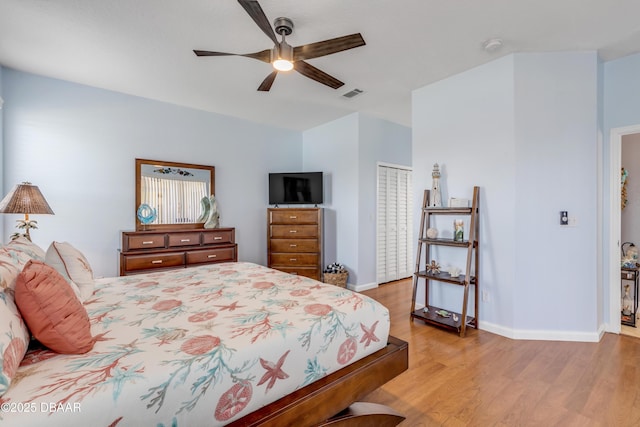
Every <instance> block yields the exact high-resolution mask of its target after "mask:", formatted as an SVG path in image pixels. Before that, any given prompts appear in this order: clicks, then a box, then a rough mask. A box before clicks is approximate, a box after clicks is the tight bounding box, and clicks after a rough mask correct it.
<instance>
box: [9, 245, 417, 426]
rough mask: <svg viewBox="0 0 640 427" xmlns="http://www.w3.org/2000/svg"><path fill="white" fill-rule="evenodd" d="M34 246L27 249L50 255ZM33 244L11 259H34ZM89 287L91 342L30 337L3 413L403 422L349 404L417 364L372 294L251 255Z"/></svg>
mask: <svg viewBox="0 0 640 427" xmlns="http://www.w3.org/2000/svg"><path fill="white" fill-rule="evenodd" d="M23 245H24V246H26V247H28V246H29V245H28V244H26V243H23ZM14 249H15V248H14ZM29 249H30V250H32V253H31V254H30V258H38V257H40V256H41V255H42V254H41V253H39V252H38V251H37V250H35V249H33V248H29ZM3 250H4V251H5V254H6V253H9V252H11V251H10V250H9V249H7V248H5V249H3ZM24 252H25V251H24V250H23V252H22V254H20V251H17V252H14V253H13V258H14V259H16V257H17V258H18V261H19V262H21V263H23V264H24V263H25V262H26V257H25V256H24ZM48 252H49V251H47V254H46V255H48ZM16 253H18V255H17V256H16ZM43 258H45V259H46V256H45V257H43ZM1 259H2V258H1V257H0V260H1ZM32 262H33V261H32ZM43 262H44V261H43ZM85 263H86V260H85ZM67 264H68V263H67ZM80 264H82V263H80ZM19 266H20V265H19ZM66 268H68V266H66ZM63 273H64V272H63ZM66 273H67V277H66V278H65V279H66V280H68V281H72V282H73V280H72V279H73V277H70V276H73V274H70V273H73V272H69V271H67V272H66ZM76 273H77V272H76ZM0 274H2V273H1V271H0ZM5 276H6V274H5ZM63 276H64V274H63ZM18 281H19V280H18ZM77 281H79V282H82V281H81V280H77ZM6 282H7V281H6V280H5V284H4V288H5V292H4V295H5V297H4V300H5V303H6V304H7V307H10V305H11V301H10V298H11V296H12V295H11V286H10V284H8V283H6ZM81 284H82V283H81ZM85 285H86V284H85ZM18 286H20V285H18ZM92 286H93V288H92V289H91V290H92V292H90V293H88V294H87V293H86V287H85V289H83V290H81V291H80V292H76V293H77V295H78V297H79V298H82V295H81V294H83V292H84V293H85V295H84V298H85V300H84V304H83V306H84V309H85V310H86V315H87V317H88V320H89V322H90V332H91V337H92V339H93V340H94V341H95V342H94V343H93V346H92V348H91V350H90V351H88V352H86V353H84V354H59V353H56V352H53V351H51V350H49V349H48V348H46V347H43V346H42V345H41V344H39V343H38V342H37V341H31V345H30V348H29V349H28V351H27V352H26V354H25V355H24V357H23V358H22V361H21V363H20V366H19V368H17V370H16V371H15V373H14V374H13V378H12V379H11V383H10V386H8V387H7V389H6V390H5V392H4V394H3V395H2V396H1V397H0V404H1V409H2V410H1V411H0V423H2V424H6V425H12V426H25V427H26V426H40V425H54V426H55V425H64V426H86V425H94V426H140V425H153V426H193V425H197V426H217V425H227V424H230V425H238V426H240V425H242V426H245V425H277V426H282V425H321V424H322V423H323V422H326V423H327V425H348V424H349V423H350V422H351V421H353V420H354V419H358V418H360V419H362V418H361V417H365V418H366V417H368V418H366V419H368V420H370V421H371V423H374V424H376V425H395V424H397V423H398V422H400V421H401V420H402V417H401V416H400V415H399V414H397V413H395V412H393V411H392V410H390V409H388V408H383V407H380V406H378V405H366V404H355V405H351V404H352V403H353V402H355V401H357V400H359V399H361V398H362V397H364V396H365V395H366V394H368V393H369V392H371V391H373V390H374V389H375V388H377V387H379V386H380V385H382V384H384V383H385V382H387V381H388V380H390V379H391V378H393V377H395V376H397V375H398V374H400V373H401V372H403V371H404V370H406V369H407V353H408V352H407V344H406V343H405V342H403V341H401V340H398V339H396V338H394V337H391V336H389V313H388V310H387V309H386V308H385V307H384V306H382V305H381V304H379V303H377V302H375V301H374V300H372V299H370V298H368V297H366V296H364V295H361V294H358V293H355V292H351V291H349V290H346V289H343V288H340V287H336V286H333V285H327V284H323V283H320V282H317V281H314V280H312V279H308V278H304V277H298V276H294V275H289V274H286V273H282V272H279V271H276V270H272V269H268V268H266V267H263V266H260V265H256V264H252V263H242V262H240V263H222V264H209V265H206V266H201V267H195V268H189V269H178V270H167V271H159V272H154V273H150V274H142V275H137V276H125V277H115V278H102V279H96V280H92ZM80 287H82V286H80ZM16 296H17V295H16ZM18 302H20V301H18ZM18 306H20V304H18ZM14 323H15V322H14ZM27 323H29V322H27ZM13 326H15V325H13ZM10 342H15V339H13V340H10ZM0 350H2V351H5V353H6V352H7V350H8V348H4V350H3V349H2V347H0ZM14 358H15V357H14ZM5 359H7V358H5ZM9 359H10V358H9ZM350 405H351V407H350V408H349V409H346V410H345V408H347V407H349V406H350ZM334 415H335V417H333V418H332V416H334ZM375 420H377V421H375Z"/></svg>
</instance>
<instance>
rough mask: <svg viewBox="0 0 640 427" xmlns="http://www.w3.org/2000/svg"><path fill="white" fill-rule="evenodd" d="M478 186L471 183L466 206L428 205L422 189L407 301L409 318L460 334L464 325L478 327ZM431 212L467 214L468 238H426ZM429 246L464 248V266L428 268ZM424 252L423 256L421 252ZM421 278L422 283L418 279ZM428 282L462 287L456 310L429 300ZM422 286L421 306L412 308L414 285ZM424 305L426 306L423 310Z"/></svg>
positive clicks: (414, 299) (415, 288) (414, 302)
mask: <svg viewBox="0 0 640 427" xmlns="http://www.w3.org/2000/svg"><path fill="white" fill-rule="evenodd" d="M479 195H480V189H479V187H473V199H472V206H471V207H469V208H465V207H455V208H445V207H433V206H429V190H425V191H424V197H423V201H422V209H421V218H420V230H419V233H418V250H417V256H416V267H415V270H414V274H413V298H412V301H411V319H412V320H414V319H418V320H421V321H423V322H425V323H427V324H431V325H435V326H439V327H442V328H446V329H450V330H453V331H456V332H457V333H458V334H460V336H461V337H464V336H465V334H466V328H467V327H468V326H469V327H473V328H476V329H477V328H478V308H479V307H478V306H479V290H478V288H479V280H478V274H479V261H478V250H479V238H478V231H479V218H478V215H479ZM434 215H463V216H467V217H469V218H470V224H469V236H468V240H462V241H456V240H453V239H452V238H441V237H439V238H429V237H427V230H428V229H429V228H430V227H431V224H432V218H431V217H432V216H434ZM431 246H449V247H454V248H461V249H466V263H465V269H464V270H463V271H462V272H461V274H460V275H459V276H457V277H453V276H451V275H450V274H449V273H448V272H433V271H428V269H427V265H428V264H429V262H430V261H431V257H430V247H431ZM423 255H424V256H423ZM422 282H424V283H422ZM430 282H441V283H447V284H452V285H457V286H462V287H463V297H462V302H461V306H460V309H459V312H455V311H451V310H448V309H443V308H440V307H436V306H433V305H431V304H430V302H429V284H430ZM420 286H424V293H425V304H424V307H425V308H416V294H417V291H418V288H419V287H420ZM471 286H473V287H474V288H475V289H474V295H473V296H474V298H473V314H472V315H470V314H469V313H468V305H469V289H470V287H471ZM425 309H426V310H425Z"/></svg>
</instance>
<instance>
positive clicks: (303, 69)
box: [293, 61, 344, 89]
mask: <svg viewBox="0 0 640 427" xmlns="http://www.w3.org/2000/svg"><path fill="white" fill-rule="evenodd" d="M293 68H295V70H296V71H297V72H299V73H300V74H302V75H303V76H305V77H309V78H310V79H312V80H315V81H317V82H319V83H322V84H323V85H327V86H329V87H331V88H333V89H338V88H339V87H340V86H342V85H344V83H342V82H341V81H340V80H338V79H336V78H335V77H333V76H330V75H329V74H327V73H325V72H324V71H321V70H319V69H317V68H316V67H314V66H313V65H311V64H309V63H307V62H304V61H296V62H294V63H293Z"/></svg>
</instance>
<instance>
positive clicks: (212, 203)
mask: <svg viewBox="0 0 640 427" xmlns="http://www.w3.org/2000/svg"><path fill="white" fill-rule="evenodd" d="M218 227H220V214H219V213H218V201H217V200H216V197H215V196H214V195H213V194H212V195H211V197H209V218H207V221H206V222H205V223H204V228H218Z"/></svg>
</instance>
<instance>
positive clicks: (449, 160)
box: [413, 52, 598, 340]
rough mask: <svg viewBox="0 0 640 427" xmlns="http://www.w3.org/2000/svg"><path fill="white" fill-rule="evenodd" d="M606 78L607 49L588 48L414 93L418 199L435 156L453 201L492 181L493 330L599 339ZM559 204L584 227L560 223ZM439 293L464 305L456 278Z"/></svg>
mask: <svg viewBox="0 0 640 427" xmlns="http://www.w3.org/2000/svg"><path fill="white" fill-rule="evenodd" d="M597 89H598V61H597V56H596V54H595V53H594V52H591V53H590V52H587V53H582V52H581V53H562V54H517V55H510V56H507V57H503V58H501V59H499V60H496V61H493V62H491V63H488V64H485V65H483V66H480V67H477V68H475V69H472V70H469V71H467V72H464V73H462V74H460V75H457V76H454V77H451V78H449V79H446V80H443V81H441V82H437V83H435V84H433V85H430V86H427V87H425V88H422V89H420V90H417V91H415V92H414V95H413V123H414V126H413V164H414V165H425V167H424V168H417V167H414V178H415V182H416V195H415V204H416V206H418V204H419V203H420V201H421V200H422V198H421V190H422V189H421V188H420V187H419V185H417V183H419V182H423V183H425V184H424V186H423V188H424V187H426V188H428V187H429V186H430V183H431V177H430V171H431V167H430V166H431V165H432V164H433V163H435V162H438V163H441V164H442V170H443V179H442V181H443V185H442V187H443V189H444V191H443V199H444V200H446V199H447V198H448V197H450V196H454V197H470V196H471V187H472V186H473V185H478V186H480V189H481V190H480V191H481V193H480V205H481V230H480V239H481V246H480V253H481V258H480V265H481V271H480V280H481V288H482V289H485V290H486V291H488V294H489V295H488V297H489V298H488V301H486V302H482V303H481V307H480V310H481V314H480V320H481V323H480V324H481V327H483V328H485V329H489V330H493V331H495V332H498V333H501V334H503V335H506V336H512V337H518V338H544V339H578V340H593V339H597V329H598V324H597V318H596V317H597V316H596V313H597V308H596V305H597V274H596V267H595V265H596V259H595V258H596V253H597V242H596V231H597V221H596V188H597V182H596V170H597V114H598V97H597V93H598V90H597ZM427 166H428V167H427ZM415 210H416V212H417V211H418V209H417V208H416V209H415ZM560 210H569V213H570V215H571V216H575V217H576V218H577V220H578V226H577V227H575V228H567V229H561V228H560V226H559V224H558V222H559V219H558V218H559V211H560ZM444 226H445V227H446V226H450V225H449V224H445V225H444ZM437 256H442V261H445V260H448V259H449V257H453V256H454V255H452V254H451V253H449V252H446V251H440V252H438V253H437ZM458 262H459V261H458ZM422 295H423V294H422ZM422 295H419V298H423V296H422ZM434 296H435V297H436V298H439V299H440V300H441V301H442V303H443V304H444V306H445V308H449V309H455V308H456V306H457V305H459V291H458V290H457V289H452V287H451V286H440V287H438V286H436V290H435V292H434ZM452 304H453V305H452ZM559 313H562V314H561V315H560V314H559ZM559 316H560V317H559Z"/></svg>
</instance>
